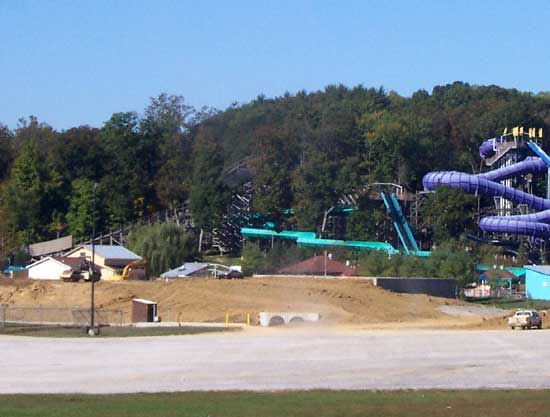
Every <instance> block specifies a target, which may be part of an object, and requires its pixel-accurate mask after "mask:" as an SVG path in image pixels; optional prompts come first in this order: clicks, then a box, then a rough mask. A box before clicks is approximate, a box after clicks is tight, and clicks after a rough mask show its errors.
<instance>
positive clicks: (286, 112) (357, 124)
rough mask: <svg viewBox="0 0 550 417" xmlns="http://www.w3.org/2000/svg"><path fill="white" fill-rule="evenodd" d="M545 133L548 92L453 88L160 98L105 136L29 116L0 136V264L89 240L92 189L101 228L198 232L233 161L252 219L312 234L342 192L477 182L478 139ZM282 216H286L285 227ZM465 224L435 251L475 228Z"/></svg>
mask: <svg viewBox="0 0 550 417" xmlns="http://www.w3.org/2000/svg"><path fill="white" fill-rule="evenodd" d="M549 124H550V95H549V94H547V93H539V94H532V93H527V92H521V91H517V90H514V89H504V88H500V87H497V86H471V85H468V84H466V83H462V82H455V83H453V84H449V85H445V86H437V87H435V88H434V89H433V91H432V92H431V93H430V92H427V91H424V90H419V91H417V92H415V93H414V94H412V96H411V97H402V96H400V95H398V94H396V93H394V92H386V91H385V90H384V89H382V88H377V89H375V88H365V87H362V86H357V87H354V88H347V87H345V86H342V85H339V86H328V87H326V88H325V89H324V90H323V91H316V92H305V91H300V92H298V93H296V94H293V95H292V94H285V95H284V96H282V97H276V98H266V97H264V96H258V97H257V98H256V99H255V100H253V101H252V102H250V103H246V104H236V105H234V106H231V107H230V108H228V109H226V110H225V111H215V110H212V109H207V108H203V109H195V108H192V107H191V106H189V105H188V104H186V102H185V100H184V98H183V97H180V96H170V95H166V94H161V95H159V96H158V97H155V98H152V99H151V101H150V103H149V105H148V106H147V107H146V108H145V110H144V111H143V112H142V113H136V112H123V113H115V114H113V115H112V116H111V118H110V119H109V120H107V121H105V123H104V124H103V126H102V127H101V128H94V127H89V126H75V127H74V128H71V129H67V130H64V131H58V130H56V129H55V127H52V126H49V125H48V124H47V121H40V120H37V119H36V118H35V117H32V116H31V117H29V118H24V119H21V120H20V122H19V125H18V126H17V128H16V129H15V130H14V131H10V130H9V129H8V128H7V127H6V126H4V125H0V255H1V256H2V257H4V256H5V255H6V254H8V253H11V252H12V251H13V250H14V249H16V248H19V247H21V245H24V244H28V243H31V242H36V241H40V240H44V239H49V238H54V237H55V236H56V235H57V234H58V233H59V234H61V235H65V234H69V233H70V234H72V235H73V236H74V237H75V238H76V239H79V238H83V237H88V236H89V235H90V232H91V230H90V229H91V222H90V217H91V204H90V199H91V195H92V192H93V187H94V183H97V184H98V187H97V195H98V215H97V221H98V230H107V229H109V228H115V227H117V226H118V225H120V224H123V223H127V222H131V221H133V220H135V219H138V218H140V217H141V216H143V215H146V214H148V213H152V212H156V211H158V210H159V209H164V208H170V207H175V206H177V205H179V204H181V203H183V202H187V201H189V203H190V206H191V209H192V212H193V217H194V221H195V224H196V226H197V227H199V228H204V229H212V228H214V227H216V226H218V225H219V223H220V221H221V219H222V214H223V212H224V210H225V208H226V206H227V203H228V199H229V198H230V196H231V194H232V192H233V191H234V190H235V188H236V187H238V186H239V185H240V184H239V181H241V182H242V181H243V180H242V179H239V178H237V179H236V180H235V179H234V178H233V177H232V176H231V175H229V174H228V169H229V168H231V167H232V166H234V165H235V164H236V163H238V162H240V161H243V160H245V161H246V165H247V166H248V168H249V177H248V178H246V180H251V181H252V186H253V191H254V194H253V195H254V197H253V201H252V205H253V208H254V209H255V210H256V211H258V212H261V213H264V214H265V215H266V216H267V218H268V219H271V220H273V221H276V222H285V223H287V224H288V226H289V227H290V226H295V227H298V228H300V229H303V230H316V229H317V228H318V227H319V225H320V223H321V221H322V216H323V213H324V211H325V210H326V209H327V208H329V207H331V206H333V205H334V204H335V202H336V201H337V198H338V196H340V195H341V194H342V193H345V192H349V191H351V190H353V189H356V188H359V187H361V186H362V185H364V184H366V183H369V182H374V181H384V182H394V183H398V184H401V185H403V186H404V187H405V188H407V189H409V190H412V191H414V190H418V189H420V188H421V179H422V176H423V175H424V174H425V173H426V172H428V171H431V170H441V169H455V170H465V171H468V172H477V171H479V170H480V168H481V165H480V159H479V155H478V146H479V144H480V142H481V141H482V140H483V139H486V138H488V137H493V136H495V135H499V134H500V133H501V132H502V129H503V128H504V127H506V126H508V127H511V126H516V125H524V126H529V127H532V126H534V127H542V128H544V129H545V130H548V129H547V128H548V125H549ZM443 200H444V201H443V203H441V201H440V202H439V204H445V202H446V201H449V202H450V204H454V207H455V208H456V210H459V211H460V210H462V212H463V211H464V210H471V209H472V207H473V204H472V203H469V202H468V201H467V200H464V199H461V198H460V196H459V198H458V200H457V199H456V198H454V200H453V199H449V198H445V199H443ZM440 207H441V205H439V206H436V210H433V211H432V213H435V214H438V213H440V212H441V210H439V209H440ZM288 208H292V209H293V210H294V215H293V216H291V217H284V218H282V213H283V210H285V209H288ZM369 210H371V209H370V208H369V206H368V204H366V205H365V207H364V210H363V211H360V212H357V213H355V214H353V215H352V216H351V218H350V219H349V225H350V226H349V227H348V234H349V236H348V237H349V238H355V239H366V238H377V236H376V233H377V227H376V225H375V224H374V223H375V220H373V219H376V212H377V211H376V208H375V209H372V213H371V212H369ZM365 213H367V214H365ZM368 213H371V214H372V215H370V214H368ZM435 214H434V215H435ZM436 217H437V216H436ZM462 217H463V218H464V220H463V221H462V220H460V219H459V220H458V223H459V224H458V227H454V228H450V229H448V230H450V232H447V234H446V235H444V236H441V240H443V239H449V238H451V239H453V238H457V237H458V236H457V235H458V234H460V233H461V232H462V231H464V230H465V229H467V228H468V227H473V222H472V219H471V218H470V219H468V216H462ZM451 220H452V219H451ZM451 220H449V221H451ZM449 221H447V223H449ZM373 222H374V223H373ZM454 222H455V223H456V222H457V220H456V219H455V220H454ZM432 223H437V222H435V221H434V222H432ZM447 223H446V224H445V225H447V226H448V224H447ZM445 230H447V229H445Z"/></svg>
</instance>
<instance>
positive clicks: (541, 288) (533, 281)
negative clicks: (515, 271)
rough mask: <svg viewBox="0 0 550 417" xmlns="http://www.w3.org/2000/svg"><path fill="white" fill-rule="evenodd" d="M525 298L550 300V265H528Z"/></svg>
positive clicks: (526, 267) (526, 268)
mask: <svg viewBox="0 0 550 417" xmlns="http://www.w3.org/2000/svg"><path fill="white" fill-rule="evenodd" d="M524 268H525V297H526V298H531V299H533V300H550V265H526V266H524Z"/></svg>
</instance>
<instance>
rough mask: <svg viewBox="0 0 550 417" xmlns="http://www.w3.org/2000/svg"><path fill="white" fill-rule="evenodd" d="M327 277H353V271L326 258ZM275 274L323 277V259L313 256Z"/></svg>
mask: <svg viewBox="0 0 550 417" xmlns="http://www.w3.org/2000/svg"><path fill="white" fill-rule="evenodd" d="M326 271H327V275H332V276H348V277H349V276H354V275H355V269H353V268H352V267H350V266H346V265H344V264H343V263H342V262H338V261H334V260H332V259H330V258H328V257H327V258H326ZM276 273H277V274H286V275H324V274H325V257H324V256H322V255H318V256H314V257H313V258H309V259H306V260H305V261H302V262H298V263H297V264H293V265H289V266H285V267H284V268H281V269H279V270H278V271H277V272H276Z"/></svg>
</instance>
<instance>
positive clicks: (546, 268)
mask: <svg viewBox="0 0 550 417" xmlns="http://www.w3.org/2000/svg"><path fill="white" fill-rule="evenodd" d="M524 268H525V269H530V270H531V271H535V272H538V273H540V274H544V275H550V265H525V266H524Z"/></svg>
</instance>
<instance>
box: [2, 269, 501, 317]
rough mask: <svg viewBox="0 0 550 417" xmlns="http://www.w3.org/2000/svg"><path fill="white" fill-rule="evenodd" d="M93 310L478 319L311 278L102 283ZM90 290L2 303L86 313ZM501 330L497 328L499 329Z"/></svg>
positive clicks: (59, 286)
mask: <svg viewBox="0 0 550 417" xmlns="http://www.w3.org/2000/svg"><path fill="white" fill-rule="evenodd" d="M96 296H97V298H96V300H97V301H96V302H97V305H98V307H100V308H105V309H116V310H121V311H122V312H123V314H124V319H125V320H126V321H129V320H130V310H131V300H132V298H146V299H150V300H154V301H156V302H158V307H159V314H160V316H161V318H162V319H163V320H164V321H187V322H213V321H223V320H224V317H225V313H226V312H228V313H229V314H230V317H231V321H232V322H244V321H245V317H246V314H247V313H249V314H250V315H251V317H252V320H253V321H254V320H256V317H257V314H258V313H259V312H260V311H310V312H320V313H321V314H322V317H323V322H324V323H329V324H348V325H361V326H363V325H368V326H373V325H374V326H376V325H379V324H389V325H391V326H392V327H393V324H395V325H399V324H400V323H401V324H404V325H407V324H424V325H428V326H430V325H437V326H438V327H439V326H441V325H444V326H451V327H455V326H464V325H466V326H473V325H474V326H477V325H480V324H483V323H484V322H485V321H487V322H491V323H492V322H494V320H485V319H484V318H483V317H480V316H477V317H456V316H451V315H448V314H445V313H444V312H443V309H441V308H440V307H441V306H443V305H454V304H457V301H455V300H447V299H442V298H436V297H429V296H426V295H409V294H397V293H392V292H388V291H385V290H382V289H380V288H377V287H375V286H373V285H372V283H371V282H369V281H367V280H360V279H313V278H311V279H309V278H250V279H243V280H211V279H196V278H195V279H180V280H173V281H170V282H164V281H146V282H143V281H142V282H139V281H127V282H100V283H98V284H97V285H96ZM89 299H90V284H89V283H65V282H57V281H28V280H24V281H15V282H13V281H10V280H4V281H2V283H0V304H8V305H17V306H36V305H42V306H52V307H53V306H55V307H63V306H66V307H86V306H88V305H89ZM499 323H500V322H499Z"/></svg>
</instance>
